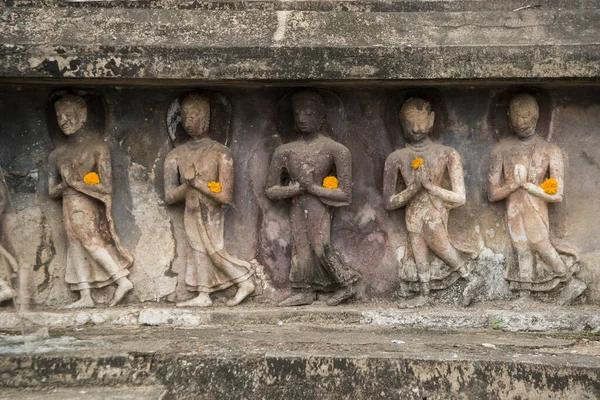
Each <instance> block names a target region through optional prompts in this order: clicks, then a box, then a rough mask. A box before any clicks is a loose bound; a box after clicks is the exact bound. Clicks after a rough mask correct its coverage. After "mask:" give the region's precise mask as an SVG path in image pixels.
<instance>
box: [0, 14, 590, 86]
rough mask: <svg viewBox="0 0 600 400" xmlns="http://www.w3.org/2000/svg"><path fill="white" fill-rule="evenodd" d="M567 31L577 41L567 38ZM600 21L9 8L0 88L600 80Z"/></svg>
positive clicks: (1, 37)
mask: <svg viewBox="0 0 600 400" xmlns="http://www.w3.org/2000/svg"><path fill="white" fill-rule="evenodd" d="M575 27H576V29H575ZM599 27H600V10H598V9H565V10H562V9H541V10H540V9H527V10H521V11H514V12H513V11H464V12H421V13H415V12H412V13H411V12H386V13H367V12H340V11H324V12H320V11H289V10H288V11H262V10H242V11H237V10H233V11H232V10H223V11H212V10H198V9H194V10H180V9H154V8H150V9H138V8H103V9H101V10H100V11H99V10H98V9H96V8H81V7H78V8H61V7H51V8H34V7H33V8H32V7H8V8H6V9H5V10H4V11H3V12H2V14H1V18H0V32H1V33H0V76H1V77H3V78H10V79H24V78H28V79H33V78H41V79H43V78H54V79H67V80H68V79H71V78H85V79H110V80H116V79H126V80H128V83H133V81H147V80H166V81H172V80H188V81H189V80H202V81H210V82H220V81H232V80H235V81H245V80H250V81H272V80H279V81H281V80H285V81H305V80H311V81H331V80H343V81H345V80H357V79H358V80H363V79H370V80H433V79H437V80H477V79H488V80H494V79H496V80H497V79H511V80H514V79H529V80H531V79H583V80H597V78H598V76H600V28H599Z"/></svg>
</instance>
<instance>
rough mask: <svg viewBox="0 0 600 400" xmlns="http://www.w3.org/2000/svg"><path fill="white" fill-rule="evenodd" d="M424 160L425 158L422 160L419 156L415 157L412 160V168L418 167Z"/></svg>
mask: <svg viewBox="0 0 600 400" xmlns="http://www.w3.org/2000/svg"><path fill="white" fill-rule="evenodd" d="M424 162H425V160H423V159H422V158H421V157H418V158H415V159H414V160H413V162H412V167H413V169H418V168H419V167H420V166H421V165H423V163H424Z"/></svg>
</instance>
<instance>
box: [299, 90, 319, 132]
mask: <svg viewBox="0 0 600 400" xmlns="http://www.w3.org/2000/svg"><path fill="white" fill-rule="evenodd" d="M292 108H293V110H294V126H295V127H296V130H297V131H298V132H299V133H302V134H306V133H313V132H316V131H318V130H319V129H320V128H321V126H322V125H323V121H324V119H325V111H324V110H323V105H322V104H319V102H318V101H317V100H316V99H313V98H312V97H311V96H309V95H299V96H296V97H294V99H293V101H292Z"/></svg>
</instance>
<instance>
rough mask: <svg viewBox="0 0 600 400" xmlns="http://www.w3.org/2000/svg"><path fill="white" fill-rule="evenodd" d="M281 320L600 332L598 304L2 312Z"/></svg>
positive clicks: (28, 321) (62, 324)
mask: <svg viewBox="0 0 600 400" xmlns="http://www.w3.org/2000/svg"><path fill="white" fill-rule="evenodd" d="M498 305H499V306H506V305H507V304H498ZM280 322H281V323H285V324H290V323H313V324H327V325H332V324H333V325H339V324H363V325H393V326H399V327H412V328H427V329H446V330H447V329H450V330H452V329H484V328H493V329H498V330H505V331H512V332H520V331H524V332H526V331H529V332H560V331H572V332H581V331H591V332H600V314H599V313H598V312H597V309H595V307H593V306H577V307H569V308H563V309H560V308H556V307H551V306H543V305H540V307H539V308H536V309H524V310H510V309H506V308H504V309H503V308H495V309H491V308H487V307H486V306H485V305H481V306H477V307H471V308H467V309H461V308H451V307H433V308H429V309H427V310H420V309H399V308H396V307H393V306H392V305H391V304H390V303H382V304H363V305H355V304H349V305H343V306H338V307H335V308H332V307H325V306H320V305H314V306H309V307H293V308H279V307H272V306H264V307H257V306H256V305H242V306H238V307H235V308H229V307H222V306H221V307H211V308H210V309H179V308H167V307H146V308H140V307H123V308H116V309H111V308H104V309H102V308H101V309H89V310H77V311H52V312H44V311H36V312H27V313H21V314H17V313H14V312H13V311H12V308H8V307H5V308H3V309H2V311H0V329H19V328H20V327H21V326H24V327H25V328H29V327H35V326H38V327H47V328H72V327H79V326H86V325H98V326H104V325H108V326H165V325H167V326H182V327H198V326H203V325H236V324H239V323H245V324H264V325H276V324H278V323H280Z"/></svg>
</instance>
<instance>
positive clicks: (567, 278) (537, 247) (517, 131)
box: [488, 94, 586, 305]
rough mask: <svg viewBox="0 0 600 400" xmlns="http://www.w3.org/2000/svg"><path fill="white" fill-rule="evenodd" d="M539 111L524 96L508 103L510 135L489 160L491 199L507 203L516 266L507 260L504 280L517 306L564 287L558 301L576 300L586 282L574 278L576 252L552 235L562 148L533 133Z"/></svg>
mask: <svg viewBox="0 0 600 400" xmlns="http://www.w3.org/2000/svg"><path fill="white" fill-rule="evenodd" d="M538 117H539V107H538V104H537V101H536V100H535V98H534V97H533V96H531V95H528V94H521V95H518V96H516V97H514V98H513V99H512V100H511V101H510V103H509V110H508V118H509V125H510V129H511V130H512V132H513V133H514V136H513V137H511V138H509V139H505V140H503V141H501V142H500V143H498V144H497V145H496V146H495V147H494V148H493V149H492V153H491V156H490V172H489V189H488V196H489V200H490V201H500V200H504V199H506V208H507V212H506V219H507V224H508V231H509V234H510V238H511V241H512V244H513V247H514V250H515V251H516V253H517V262H513V263H511V262H507V264H506V270H505V273H504V278H505V279H506V280H508V281H509V282H510V288H511V290H514V291H518V292H519V294H520V298H519V300H517V302H518V303H526V302H528V301H530V294H531V292H532V291H536V292H546V291H550V290H552V289H554V288H555V287H557V286H558V285H559V284H560V283H563V282H564V283H566V285H565V287H564V289H563V291H562V293H561V297H560V299H559V303H560V304H562V305H564V304H568V303H570V302H571V301H572V300H574V299H575V298H577V297H578V296H579V295H580V294H582V293H583V292H584V291H585V289H586V284H585V283H584V282H583V281H581V280H579V279H577V278H575V276H574V274H575V273H576V272H577V271H578V270H579V263H578V261H579V254H578V252H577V251H576V250H575V249H573V248H571V247H570V246H568V245H566V244H562V243H559V242H558V241H557V240H555V239H554V238H553V237H552V236H551V233H550V225H549V218H548V203H559V202H561V201H562V200H563V196H564V184H565V183H564V161H563V154H562V151H561V149H560V148H559V147H558V146H556V145H554V144H551V143H548V142H547V141H545V140H544V139H543V138H541V137H540V136H538V135H536V133H535V128H536V125H537V122H538Z"/></svg>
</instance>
